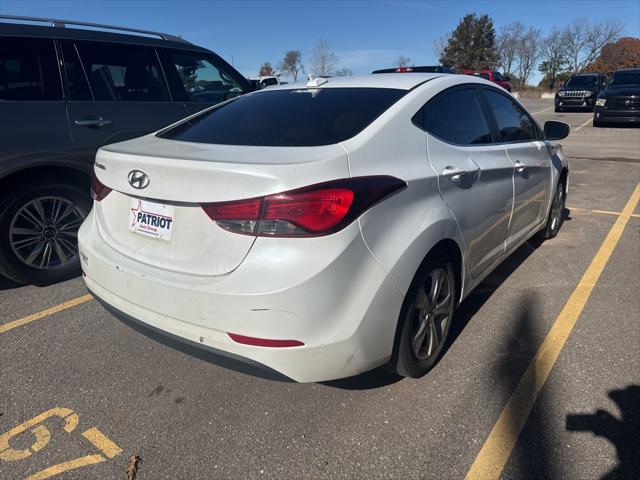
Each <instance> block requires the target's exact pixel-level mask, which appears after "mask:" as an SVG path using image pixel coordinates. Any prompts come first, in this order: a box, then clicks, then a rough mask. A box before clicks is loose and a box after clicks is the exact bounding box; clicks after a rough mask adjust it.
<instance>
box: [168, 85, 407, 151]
mask: <svg viewBox="0 0 640 480" xmlns="http://www.w3.org/2000/svg"><path fill="white" fill-rule="evenodd" d="M406 93H407V91H406V90H398V89H387V88H324V89H300V90H272V91H262V92H259V93H254V94H250V95H245V96H243V97H239V98H236V99H234V100H232V101H230V102H228V103H225V104H222V105H220V106H219V107H217V108H214V109H213V110H209V111H208V112H205V113H203V114H202V115H198V116H197V117H194V118H192V119H190V120H188V121H185V122H183V123H181V124H179V125H177V126H175V127H173V128H171V129H169V130H165V131H164V132H161V133H159V134H158V136H159V137H161V138H168V139H172V140H181V141H184V142H197V143H213V144H223V145H255V146H267V147H271V146H297V147H307V146H316V145H330V144H333V143H338V142H341V141H343V140H347V139H348V138H351V137H353V136H355V135H357V134H358V133H360V132H361V131H362V130H364V129H365V128H366V127H367V126H368V125H369V124H370V123H371V122H373V121H374V120H375V119H376V118H378V116H380V115H381V114H382V113H383V112H384V111H385V110H386V109H388V108H389V107H390V106H391V105H393V104H394V103H395V102H396V101H398V99H400V98H401V97H402V96H403V95H405V94H406Z"/></svg>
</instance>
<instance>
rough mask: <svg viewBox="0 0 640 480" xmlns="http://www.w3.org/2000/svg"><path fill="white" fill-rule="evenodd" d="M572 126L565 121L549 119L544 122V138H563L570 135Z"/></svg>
mask: <svg viewBox="0 0 640 480" xmlns="http://www.w3.org/2000/svg"><path fill="white" fill-rule="evenodd" d="M570 131H571V127H570V126H569V124H567V123H564V122H556V121H553V120H549V121H548V122H544V139H545V140H562V139H563V138H567V137H568V136H569V132H570Z"/></svg>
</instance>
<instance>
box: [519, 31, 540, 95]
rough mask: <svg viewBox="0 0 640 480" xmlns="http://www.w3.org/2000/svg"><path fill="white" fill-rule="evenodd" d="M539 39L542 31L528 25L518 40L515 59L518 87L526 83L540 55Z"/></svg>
mask: <svg viewBox="0 0 640 480" xmlns="http://www.w3.org/2000/svg"><path fill="white" fill-rule="evenodd" d="M541 39H542V32H540V30H539V29H537V28H533V27H529V28H527V30H526V31H525V32H524V33H523V34H522V37H521V38H520V40H519V41H518V44H517V46H516V51H515V59H516V61H517V62H518V79H519V80H520V83H521V85H520V88H522V87H524V86H525V85H526V83H527V80H528V79H529V77H530V76H531V71H532V70H533V67H535V65H536V63H537V61H538V58H539V57H540V44H541Z"/></svg>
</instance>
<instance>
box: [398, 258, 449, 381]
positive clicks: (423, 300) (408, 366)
mask: <svg viewBox="0 0 640 480" xmlns="http://www.w3.org/2000/svg"><path fill="white" fill-rule="evenodd" d="M455 305H456V277H455V274H454V271H453V265H452V263H451V262H450V261H449V260H447V257H446V254H445V253H443V252H433V253H432V254H431V255H430V256H429V258H428V259H427V260H426V261H425V263H423V265H422V267H421V268H420V270H419V271H418V273H417V274H416V277H415V278H414V280H413V283H412V285H411V288H410V290H409V293H408V295H407V296H406V297H405V300H404V303H403V305H402V310H401V313H400V319H399V325H398V328H399V332H398V334H397V335H396V344H395V346H394V354H393V356H392V359H391V362H390V367H391V369H393V370H395V371H396V372H397V373H398V374H400V375H402V376H405V377H413V378H417V377H421V376H423V375H424V374H426V373H427V372H428V371H429V370H431V368H433V366H434V365H435V364H436V363H437V361H438V359H439V358H440V356H441V355H442V351H443V349H444V346H445V344H446V342H447V337H448V336H449V330H450V329H451V322H452V321H453V313H454V310H455Z"/></svg>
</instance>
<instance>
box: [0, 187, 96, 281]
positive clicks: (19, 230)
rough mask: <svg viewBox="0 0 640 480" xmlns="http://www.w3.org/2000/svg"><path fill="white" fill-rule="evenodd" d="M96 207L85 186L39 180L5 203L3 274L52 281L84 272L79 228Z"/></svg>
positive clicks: (1, 217) (0, 234)
mask: <svg viewBox="0 0 640 480" xmlns="http://www.w3.org/2000/svg"><path fill="white" fill-rule="evenodd" d="M89 210H91V201H90V198H89V196H88V195H87V192H86V191H85V189H82V188H80V187H78V186H76V185H71V184H68V183H63V182H62V181H60V180H51V179H50V180H49V181H46V180H45V181H36V182H32V183H30V184H28V185H27V186H24V187H22V188H20V189H14V190H13V191H10V192H7V195H5V196H4V198H3V199H2V201H1V202H0V273H2V274H4V275H5V276H7V277H8V278H10V279H12V280H15V281H17V282H20V283H24V284H27V283H33V284H36V285H48V284H51V283H55V282H59V281H61V280H66V279H68V278H71V277H73V276H76V275H78V273H79V272H80V262H79V259H78V238H77V237H78V229H79V228H80V224H81V223H82V221H83V220H84V219H85V217H86V216H87V214H88V213H89Z"/></svg>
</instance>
